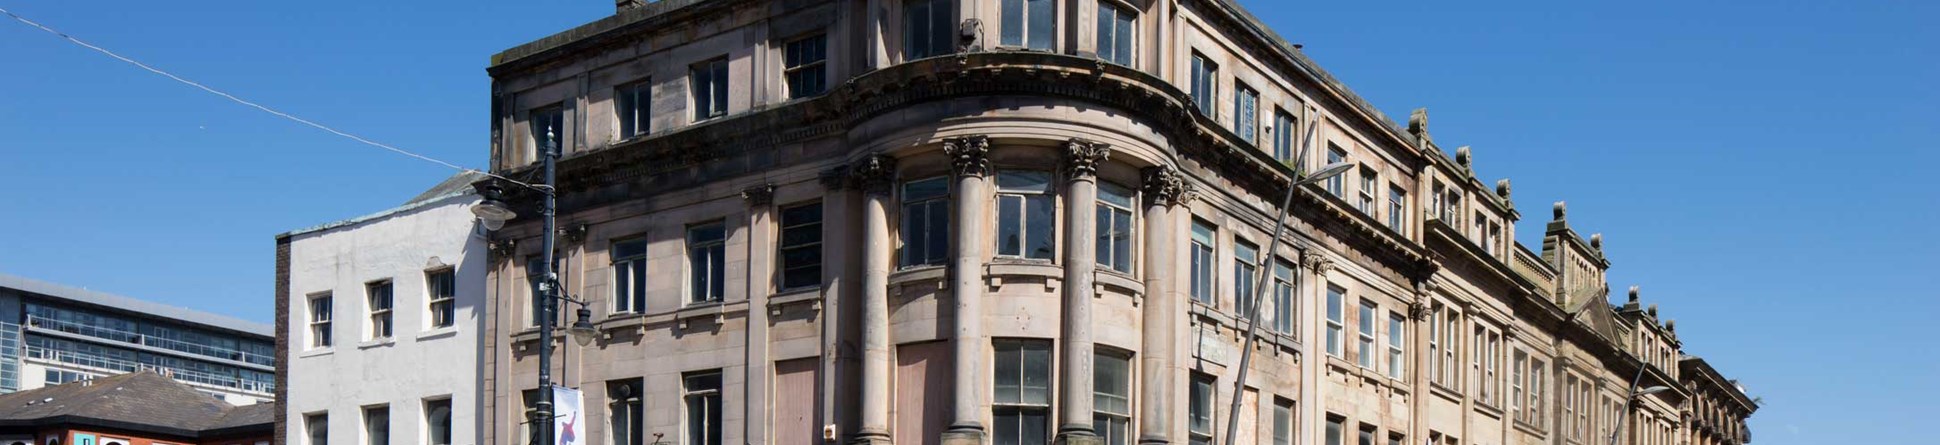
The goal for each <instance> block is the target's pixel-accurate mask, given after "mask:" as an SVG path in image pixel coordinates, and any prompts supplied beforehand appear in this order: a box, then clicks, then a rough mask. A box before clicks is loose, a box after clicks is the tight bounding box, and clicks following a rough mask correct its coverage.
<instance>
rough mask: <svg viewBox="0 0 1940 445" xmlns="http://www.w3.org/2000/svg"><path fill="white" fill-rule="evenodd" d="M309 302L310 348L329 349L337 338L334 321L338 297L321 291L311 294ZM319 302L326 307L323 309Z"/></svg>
mask: <svg viewBox="0 0 1940 445" xmlns="http://www.w3.org/2000/svg"><path fill="white" fill-rule="evenodd" d="M308 302H309V304H308V305H306V306H305V307H307V308H309V312H310V323H309V326H310V349H329V348H331V347H332V346H335V345H336V340H337V339H336V338H335V337H336V336H335V333H336V332H335V329H333V326H334V324H333V322H334V320H335V319H336V310H337V309H336V304H337V302H336V299H335V298H333V296H332V295H331V294H330V293H329V292H321V293H315V294H310V298H309V299H308ZM318 302H322V303H323V306H324V307H323V308H321V310H319V308H318V307H317V303H318Z"/></svg>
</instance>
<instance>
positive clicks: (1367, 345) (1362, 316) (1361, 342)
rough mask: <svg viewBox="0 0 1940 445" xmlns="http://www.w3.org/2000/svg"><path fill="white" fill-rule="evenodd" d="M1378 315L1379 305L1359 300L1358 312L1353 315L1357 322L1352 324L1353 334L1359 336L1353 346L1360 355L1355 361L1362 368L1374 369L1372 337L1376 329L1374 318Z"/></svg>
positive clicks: (1379, 311) (1364, 299)
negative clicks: (1353, 325) (1353, 326)
mask: <svg viewBox="0 0 1940 445" xmlns="http://www.w3.org/2000/svg"><path fill="white" fill-rule="evenodd" d="M1380 313H1381V305H1379V304H1377V303H1375V302H1374V301H1373V300H1368V299H1366V298H1362V299H1361V307H1360V312H1358V313H1356V314H1355V318H1356V319H1357V320H1355V323H1354V324H1355V328H1356V329H1355V333H1356V334H1358V335H1359V337H1358V338H1357V339H1356V343H1355V346H1356V347H1357V349H1360V355H1359V357H1357V359H1356V361H1357V362H1358V363H1357V364H1359V365H1361V367H1362V368H1367V369H1374V362H1375V360H1374V336H1375V335H1376V330H1377V329H1378V328H1376V327H1375V323H1374V318H1375V317H1378V316H1379V315H1378V314H1380Z"/></svg>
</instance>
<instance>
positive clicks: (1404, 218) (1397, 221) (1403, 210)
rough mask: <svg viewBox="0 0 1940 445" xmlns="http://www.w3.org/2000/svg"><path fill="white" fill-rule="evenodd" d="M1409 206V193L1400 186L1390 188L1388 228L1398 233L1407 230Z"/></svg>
mask: <svg viewBox="0 0 1940 445" xmlns="http://www.w3.org/2000/svg"><path fill="white" fill-rule="evenodd" d="M1407 206H1408V192H1407V191H1404V190H1401V186H1398V185H1390V186H1388V228H1390V229H1394V230H1395V231H1396V232H1400V231H1405V230H1407V223H1408V210H1407Z"/></svg>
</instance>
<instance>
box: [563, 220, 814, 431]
mask: <svg viewBox="0 0 1940 445" xmlns="http://www.w3.org/2000/svg"><path fill="white" fill-rule="evenodd" d="M741 198H742V199H743V200H744V201H746V202H747V204H748V230H747V235H746V236H747V242H746V244H745V245H746V247H747V258H748V261H747V265H748V267H747V272H748V276H747V281H746V283H747V285H746V286H742V289H744V290H745V292H747V295H744V296H743V298H745V299H747V301H748V335H747V336H746V337H745V339H746V340H745V341H747V344H746V347H745V348H743V349H742V350H743V351H745V352H746V354H747V360H746V362H745V363H747V366H744V367H742V370H743V371H745V372H746V373H747V374H746V376H745V377H744V378H743V380H742V382H743V385H742V387H741V388H742V391H743V392H744V393H746V394H747V401H748V403H745V404H743V405H742V407H743V408H744V409H745V410H746V411H745V416H744V417H742V419H744V421H743V422H742V426H743V428H745V430H744V436H742V437H746V438H747V441H748V443H767V442H768V440H767V438H768V425H767V422H766V421H764V419H767V418H768V411H769V409H770V408H772V407H773V405H774V403H773V402H772V401H771V399H770V398H769V395H770V394H769V390H770V389H772V388H773V386H774V385H772V384H770V382H769V379H770V377H771V376H773V375H774V372H772V371H771V370H770V366H772V364H773V362H772V361H771V360H769V359H768V344H769V341H768V310H767V307H768V296H769V295H773V294H774V281H775V280H774V279H773V278H772V277H774V264H775V261H774V251H775V250H774V249H773V248H772V247H773V246H770V245H768V243H766V242H763V241H761V240H771V239H775V238H774V233H773V232H774V227H777V226H776V225H775V224H774V218H775V210H774V209H775V206H774V198H775V185H774V184H762V185H757V186H754V187H748V188H747V189H744V190H742V191H741ZM582 257H583V256H582ZM580 281H581V282H584V281H585V280H580Z"/></svg>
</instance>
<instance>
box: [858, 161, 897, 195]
mask: <svg viewBox="0 0 1940 445" xmlns="http://www.w3.org/2000/svg"><path fill="white" fill-rule="evenodd" d="M849 176H850V178H852V180H853V181H855V184H856V186H857V187H860V188H862V192H863V193H876V194H888V193H889V188H890V185H891V184H892V183H894V182H895V179H896V158H893V157H890V156H889V155H879V154H878V155H869V156H867V157H864V158H862V160H861V161H857V162H856V165H855V166H854V167H852V168H850V170H849Z"/></svg>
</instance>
